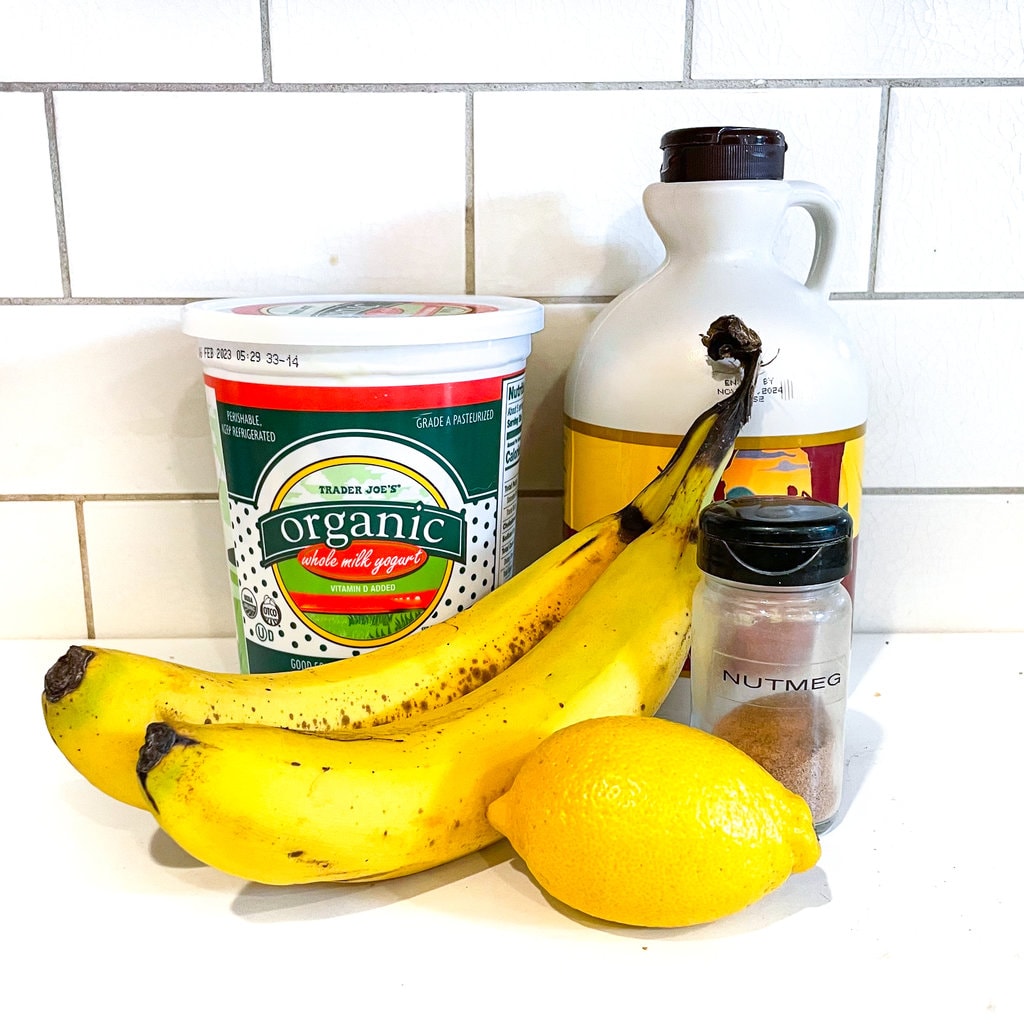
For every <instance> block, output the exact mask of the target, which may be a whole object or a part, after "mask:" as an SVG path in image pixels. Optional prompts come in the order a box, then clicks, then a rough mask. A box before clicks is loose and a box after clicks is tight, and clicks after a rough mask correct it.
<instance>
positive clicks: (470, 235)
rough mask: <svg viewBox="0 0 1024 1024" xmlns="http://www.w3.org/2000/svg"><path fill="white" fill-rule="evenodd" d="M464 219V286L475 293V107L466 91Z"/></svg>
mask: <svg viewBox="0 0 1024 1024" xmlns="http://www.w3.org/2000/svg"><path fill="white" fill-rule="evenodd" d="M465 123H466V183H465V187H466V198H465V203H466V213H465V217H466V221H465V225H464V245H465V249H466V252H465V261H466V266H465V275H466V276H465V288H466V294H467V295H474V294H476V154H475V147H476V107H475V104H474V95H473V93H471V92H468V93H466V122H465Z"/></svg>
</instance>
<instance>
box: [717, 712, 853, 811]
mask: <svg viewBox="0 0 1024 1024" xmlns="http://www.w3.org/2000/svg"><path fill="white" fill-rule="evenodd" d="M714 731H715V735H717V736H721V737H722V739H724V740H728V741H729V742H730V743H732V744H733V746H736V747H739V749H740V750H742V751H743V752H744V753H745V754H747V755H749V756H750V757H752V758H753V759H754V760H755V761H757V763H758V764H760V765H761V767H762V768H764V769H765V770H766V771H767V772H769V774H771V775H773V776H774V777H775V778H776V779H777V780H778V781H779V782H781V783H782V785H784V786H785V787H786V788H787V789H790V790H792V791H793V792H794V793H797V794H799V795H800V796H802V797H803V798H804V799H805V800H806V801H807V803H808V804H809V806H810V808H811V814H812V816H813V817H814V820H815V821H816V822H817V821H824V820H825V819H827V818H829V817H831V816H832V815H833V814H834V813H835V811H836V804H837V803H838V796H839V794H838V793H837V791H836V783H835V779H834V777H833V764H834V763H835V757H836V742H837V737H836V735H835V730H834V729H833V727H832V723H831V721H830V720H829V716H828V709H827V707H826V705H825V704H824V703H823V702H822V701H821V700H820V699H818V698H817V697H816V696H815V695H814V694H813V693H805V692H800V693H773V694H771V695H770V696H768V697H764V698H759V699H757V700H753V701H748V702H747V703H745V704H741V705H740V706H739V707H737V708H735V709H733V710H732V711H730V712H729V713H728V714H727V715H725V716H724V717H723V718H722V719H721V720H720V721H719V722H718V725H717V726H715V730H714Z"/></svg>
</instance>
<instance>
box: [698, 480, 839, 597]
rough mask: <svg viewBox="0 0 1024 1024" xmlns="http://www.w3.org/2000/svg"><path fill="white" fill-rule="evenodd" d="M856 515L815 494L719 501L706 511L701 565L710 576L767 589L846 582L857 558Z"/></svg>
mask: <svg viewBox="0 0 1024 1024" xmlns="http://www.w3.org/2000/svg"><path fill="white" fill-rule="evenodd" d="M852 538H853V519H852V517H851V516H850V513H849V512H847V511H846V510H845V509H842V508H840V507H839V506H838V505H833V504H831V503H829V502H827V501H817V500H815V499H814V498H802V497H795V496H790V495H763V496H754V495H752V496H749V497H743V498H732V499H730V500H727V501H716V502H714V503H713V504H711V505H708V507H707V508H705V509H704V511H703V512H702V513H701V516H700V533H699V537H698V540H697V564H698V565H699V566H700V568H701V569H702V570H703V571H704V572H706V573H707V574H708V575H709V576H715V577H718V578H719V579H723V580H731V581H733V582H736V583H752V584H755V585H759V586H765V587H772V586H778V587H804V586H814V585H815V584H819V583H832V582H835V581H836V580H841V579H843V578H844V577H845V576H847V575H848V574H849V572H850V568H851V564H852V557H853V540H852Z"/></svg>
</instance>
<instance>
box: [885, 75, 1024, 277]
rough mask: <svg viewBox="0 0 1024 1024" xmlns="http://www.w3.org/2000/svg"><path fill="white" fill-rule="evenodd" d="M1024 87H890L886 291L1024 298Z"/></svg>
mask: <svg viewBox="0 0 1024 1024" xmlns="http://www.w3.org/2000/svg"><path fill="white" fill-rule="evenodd" d="M1022 222H1024V87H1020V86H1018V87H1012V88H1011V87H1006V88H971V89H952V88H943V89H928V88H920V89H893V91H892V102H891V106H890V112H889V131H888V140H887V145H886V161H885V200H884V202H883V204H882V217H881V222H880V227H879V238H878V278H877V281H876V287H877V288H878V289H879V290H880V291H911V292H913V291H1021V290H1024V245H1021V234H1020V226H1021V223H1022Z"/></svg>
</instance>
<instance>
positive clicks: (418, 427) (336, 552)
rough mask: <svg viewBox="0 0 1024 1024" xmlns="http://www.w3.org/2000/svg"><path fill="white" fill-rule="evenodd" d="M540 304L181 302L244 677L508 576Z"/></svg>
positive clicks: (425, 619) (303, 299)
mask: <svg viewBox="0 0 1024 1024" xmlns="http://www.w3.org/2000/svg"><path fill="white" fill-rule="evenodd" d="M542 325H543V310H542V308H541V306H540V305H539V304H538V303H536V302H531V301H529V300H525V299H511V298H503V297H496V296H454V295H443V296H424V295H334V296H332V295H314V296H282V297H270V298H244V299H241V298H240V299H218V300H214V301H206V302H196V303H191V304H189V305H188V306H186V307H185V310H184V315H183V329H184V331H185V333H186V334H189V335H192V336H194V337H196V338H198V339H200V340H199V357H200V359H201V361H202V365H203V369H204V379H205V383H206V388H207V395H208V400H209V408H210V425H211V431H212V436H213V442H214V451H215V455H216V459H217V467H218V473H219V478H220V500H221V509H222V512H223V517H224V529H225V536H226V541H227V548H228V564H229V570H230V573H231V582H232V588H233V593H234V598H235V606H236V621H237V629H238V642H239V657H240V661H241V667H242V669H243V670H245V671H253V672H256V671H277V670H289V669H299V668H304V667H306V666H308V665H313V664H323V663H325V662H328V661H334V660H337V659H339V658H343V657H347V656H350V655H353V654H358V653H360V652H362V651H367V650H372V649H373V648H375V647H380V646H382V645H385V644H390V643H393V642H395V641H396V640H399V639H400V638H401V637H404V636H407V635H408V634H409V633H411V632H413V631H414V630H417V629H420V628H423V627H424V626H426V625H428V624H429V623H431V622H433V621H438V620H440V619H443V618H446V617H448V616H449V615H451V614H453V613H454V612H456V611H458V610H459V609H460V608H463V607H465V606H467V605H468V604H471V603H472V602H473V601H475V600H476V599H477V598H479V597H481V596H482V595H483V594H485V593H487V592H488V591H490V590H492V589H493V588H494V587H495V586H497V585H499V584H500V583H502V582H504V581H505V580H506V579H508V577H509V576H510V575H511V574H512V571H513V559H514V540H515V523H516V501H517V496H518V480H519V446H520V438H521V429H522V406H523V389H524V381H525V366H526V359H527V356H528V355H529V352H530V346H531V335H532V334H533V333H535V332H536V331H538V330H539V329H540V328H541V326H542Z"/></svg>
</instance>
